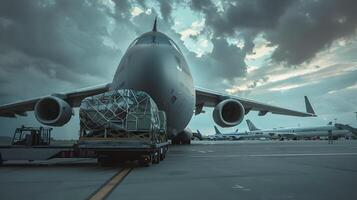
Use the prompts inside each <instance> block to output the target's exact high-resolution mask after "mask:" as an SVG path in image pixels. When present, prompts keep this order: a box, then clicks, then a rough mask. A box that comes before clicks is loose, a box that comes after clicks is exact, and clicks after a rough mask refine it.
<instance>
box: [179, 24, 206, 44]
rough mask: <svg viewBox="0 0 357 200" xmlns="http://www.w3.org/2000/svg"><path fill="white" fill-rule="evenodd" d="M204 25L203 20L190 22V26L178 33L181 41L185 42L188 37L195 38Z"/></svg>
mask: <svg viewBox="0 0 357 200" xmlns="http://www.w3.org/2000/svg"><path fill="white" fill-rule="evenodd" d="M204 25H205V20H204V19H203V20H201V21H194V22H192V24H191V26H190V27H189V28H187V29H185V30H183V31H181V32H180V35H181V40H183V41H185V40H186V39H188V38H189V37H190V36H197V35H198V34H200V33H201V31H202V30H203V27H204Z"/></svg>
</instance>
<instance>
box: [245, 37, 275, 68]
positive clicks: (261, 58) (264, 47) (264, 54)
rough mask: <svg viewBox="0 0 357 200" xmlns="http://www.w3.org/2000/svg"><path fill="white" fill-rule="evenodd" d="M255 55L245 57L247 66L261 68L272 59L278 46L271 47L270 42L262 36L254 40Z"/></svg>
mask: <svg viewBox="0 0 357 200" xmlns="http://www.w3.org/2000/svg"><path fill="white" fill-rule="evenodd" d="M253 42H254V49H253V53H251V54H248V55H247V56H246V57H245V62H246V63H247V65H257V66H259V67H261V66H262V65H264V64H265V63H266V62H267V60H268V59H269V58H270V56H271V55H272V53H273V52H274V50H275V49H276V48H277V46H269V42H268V41H267V40H266V39H265V38H263V36H262V34H260V35H259V36H257V37H256V38H255V39H254V41H253Z"/></svg>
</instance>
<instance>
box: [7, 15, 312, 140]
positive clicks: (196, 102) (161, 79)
mask: <svg viewBox="0 0 357 200" xmlns="http://www.w3.org/2000/svg"><path fill="white" fill-rule="evenodd" d="M156 24H157V21H156V19H155V21H154V25H153V28H152V30H151V31H149V32H147V33H144V34H142V35H141V36H139V37H138V38H136V39H135V40H134V41H133V42H132V43H131V44H130V46H129V47H128V49H127V51H126V52H125V54H124V55H123V57H122V59H121V61H120V63H119V66H118V68H117V71H116V73H115V74H114V78H113V81H112V82H111V83H109V84H105V85H100V86H96V87H93V88H86V89H81V90H77V91H74V92H69V93H60V94H59V93H56V94H51V95H48V96H44V97H38V98H34V99H29V100H25V101H19V102H15V103H10V104H6V105H2V106H0V116H1V117H16V116H26V115H27V113H26V112H27V111H34V114H35V117H36V119H37V120H38V121H39V122H40V123H42V124H45V125H49V126H63V125H65V124H66V123H67V122H68V121H69V120H70V119H71V117H72V115H73V108H74V107H78V106H80V105H81V102H82V100H83V99H84V98H86V97H88V96H93V95H97V94H102V93H105V92H108V91H112V90H120V89H133V90H140V91H144V92H146V93H147V94H149V95H150V97H151V98H152V99H153V100H154V101H155V103H156V104H157V106H158V108H159V109H160V110H163V111H165V113H166V116H167V130H168V136H169V138H170V139H171V141H172V143H173V144H189V143H190V142H191V138H192V132H190V131H188V130H187V129H186V127H187V124H188V123H189V121H190V120H191V118H192V115H193V113H194V110H195V115H198V114H200V113H202V112H203V107H214V111H213V119H214V121H215V123H216V124H218V125H219V126H221V127H233V126H236V125H238V124H240V123H241V122H242V120H243V118H244V116H245V115H246V114H248V113H249V112H250V111H258V112H259V113H258V115H259V116H263V115H266V114H267V113H269V112H270V113H273V114H281V115H290V116H299V117H314V116H316V115H315V113H313V112H311V110H309V109H307V110H306V112H300V111H295V110H290V109H286V108H281V107H277V106H272V105H268V104H265V103H261V102H257V101H253V100H249V99H245V98H241V97H238V96H232V95H228V94H224V93H219V92H216V91H211V90H207V89H202V88H198V87H195V86H194V84H193V79H192V75H191V72H190V69H189V67H188V65H187V63H186V59H185V58H184V55H183V54H182V52H181V51H180V49H179V47H178V46H177V44H176V43H175V42H174V41H173V40H172V39H170V38H169V37H168V36H167V35H165V34H164V33H161V32H159V31H158V30H157V25H156ZM98 67H100V66H98ZM25 82H26V81H24V84H26V83H25ZM44 84H45V83H44ZM305 99H306V97H305Z"/></svg>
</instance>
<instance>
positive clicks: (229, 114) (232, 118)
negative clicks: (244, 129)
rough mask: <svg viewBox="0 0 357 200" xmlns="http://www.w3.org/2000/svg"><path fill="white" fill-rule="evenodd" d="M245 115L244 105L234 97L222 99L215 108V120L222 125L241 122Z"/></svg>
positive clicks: (230, 125)
mask: <svg viewBox="0 0 357 200" xmlns="http://www.w3.org/2000/svg"><path fill="white" fill-rule="evenodd" d="M244 115H245V110H244V106H243V105H242V104H241V103H240V102H239V101H237V100H234V99H226V100H224V101H221V102H220V103H219V104H217V105H216V107H215V108H214V110H213V120H214V121H215V122H216V124H218V125H219V126H221V127H232V126H236V125H238V124H240V123H241V122H242V120H243V118H244Z"/></svg>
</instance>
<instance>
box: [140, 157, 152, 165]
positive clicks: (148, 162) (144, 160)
mask: <svg viewBox="0 0 357 200" xmlns="http://www.w3.org/2000/svg"><path fill="white" fill-rule="evenodd" d="M152 162H153V156H152V155H147V156H143V157H141V158H140V159H139V165H140V166H145V167H149V166H150V165H151V164H152Z"/></svg>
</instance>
